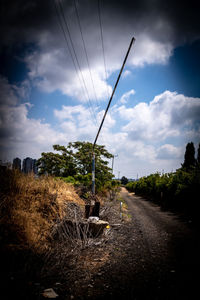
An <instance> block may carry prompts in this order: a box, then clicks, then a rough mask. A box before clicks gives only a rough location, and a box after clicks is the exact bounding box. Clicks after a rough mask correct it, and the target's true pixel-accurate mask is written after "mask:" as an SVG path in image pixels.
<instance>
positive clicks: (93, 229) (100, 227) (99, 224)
mask: <svg viewBox="0 0 200 300" xmlns="http://www.w3.org/2000/svg"><path fill="white" fill-rule="evenodd" d="M108 225H109V223H108V222H106V221H103V220H98V221H95V222H90V223H89V232H90V235H91V236H92V237H98V236H100V235H102V234H103V232H104V229H105V228H106V227H107V226H108Z"/></svg>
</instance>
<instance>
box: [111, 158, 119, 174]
mask: <svg viewBox="0 0 200 300" xmlns="http://www.w3.org/2000/svg"><path fill="white" fill-rule="evenodd" d="M115 157H118V154H116V155H113V156H112V173H113V167H114V159H115Z"/></svg>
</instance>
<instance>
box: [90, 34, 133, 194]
mask: <svg viewBox="0 0 200 300" xmlns="http://www.w3.org/2000/svg"><path fill="white" fill-rule="evenodd" d="M134 41H135V38H134V37H133V38H132V39H131V42H130V45H129V48H128V51H127V53H126V56H125V58H124V61H123V64H122V67H121V70H120V72H119V75H118V77H117V81H116V83H115V86H114V89H113V91H112V94H111V97H110V100H109V102H108V105H107V108H106V110H105V113H104V116H103V119H102V121H101V124H100V126H99V130H98V132H97V135H96V138H95V140H94V144H93V151H92V194H93V195H94V194H95V145H96V142H97V139H98V137H99V133H100V131H101V128H102V126H103V123H104V120H105V117H106V115H107V112H108V109H109V107H110V104H111V101H112V98H113V95H114V93H115V90H116V88H117V85H118V83H119V79H120V77H121V74H122V71H123V69H124V66H125V63H126V60H127V58H128V55H129V52H130V50H131V47H132V45H133V42H134Z"/></svg>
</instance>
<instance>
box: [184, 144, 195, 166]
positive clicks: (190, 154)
mask: <svg viewBox="0 0 200 300" xmlns="http://www.w3.org/2000/svg"><path fill="white" fill-rule="evenodd" d="M182 166H183V168H185V169H186V170H187V171H188V170H190V169H191V168H192V167H195V166H196V159H195V148H194V144H193V142H191V143H188V144H187V146H186V150H185V157H184V163H183V165H182Z"/></svg>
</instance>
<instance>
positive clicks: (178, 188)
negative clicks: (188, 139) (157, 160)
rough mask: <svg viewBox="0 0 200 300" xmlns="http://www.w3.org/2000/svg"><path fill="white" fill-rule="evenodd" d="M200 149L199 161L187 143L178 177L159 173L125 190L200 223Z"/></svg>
mask: <svg viewBox="0 0 200 300" xmlns="http://www.w3.org/2000/svg"><path fill="white" fill-rule="evenodd" d="M199 154H200V145H199V148H198V153H197V159H195V149H194V145H193V143H188V144H187V146H186V151H185V159H184V163H183V164H182V167H181V168H180V169H178V170H177V171H176V172H175V173H168V174H163V175H160V174H159V173H156V174H151V175H149V176H147V177H142V178H140V179H139V180H138V181H134V182H129V183H128V184H127V185H126V188H127V189H128V190H129V191H131V192H135V194H137V195H142V196H144V197H146V198H148V199H152V200H154V201H156V202H157V203H159V204H160V205H161V206H162V207H163V208H166V209H168V208H171V209H175V210H178V211H182V212H184V213H187V215H189V216H190V217H194V218H195V219H197V217H198V206H199V199H200V155H199Z"/></svg>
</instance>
